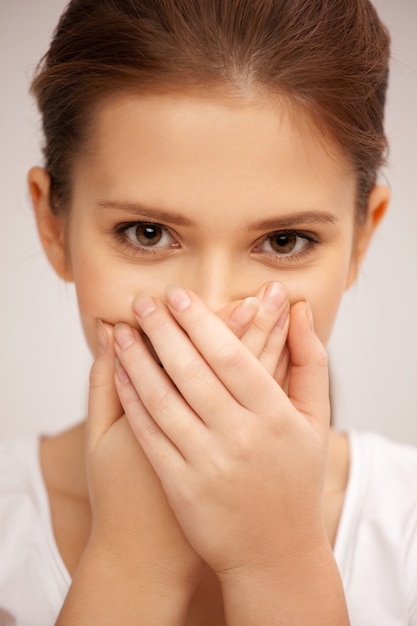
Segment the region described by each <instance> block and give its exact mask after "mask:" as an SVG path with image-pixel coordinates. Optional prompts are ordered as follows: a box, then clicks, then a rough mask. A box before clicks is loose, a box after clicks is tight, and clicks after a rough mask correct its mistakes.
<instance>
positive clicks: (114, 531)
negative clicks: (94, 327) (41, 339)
mask: <svg viewBox="0 0 417 626" xmlns="http://www.w3.org/2000/svg"><path fill="white" fill-rule="evenodd" d="M99 326H100V327H99V329H98V340H99V345H100V346H101V348H100V350H99V354H98V355H97V358H96V360H95V362H94V365H93V367H92V370H91V375H90V397H89V416H88V421H87V472H88V481H89V488H90V495H91V506H92V513H93V520H92V523H93V526H92V540H93V542H94V543H95V544H100V545H101V546H102V547H103V549H104V548H105V549H106V550H107V551H110V552H111V555H110V556H111V557H112V558H114V559H115V562H117V563H121V564H122V565H123V567H124V568H125V571H126V572H130V574H129V575H131V572H132V571H133V572H135V571H136V572H138V571H140V570H141V569H142V570H144V572H145V574H146V575H147V576H149V577H150V576H151V570H154V571H155V576H160V577H161V580H162V581H166V580H168V581H174V580H175V581H176V582H177V581H183V582H184V583H185V584H192V586H194V585H195V583H196V580H197V579H198V575H199V573H200V572H201V570H202V568H203V563H202V562H201V559H200V558H199V557H198V556H197V554H196V553H195V552H194V550H193V549H192V548H191V547H190V545H189V543H188V541H187V540H186V538H185V536H184V534H183V532H182V530H181V529H180V527H179V525H178V523H177V521H176V519H175V517H174V515H173V513H172V510H171V508H170V506H169V505H168V502H167V499H166V496H165V494H164V492H163V490H162V488H161V483H160V481H159V479H158V477H157V476H156V474H155V472H154V470H153V469H152V467H151V465H150V464H149V461H148V459H147V458H146V456H145V454H144V453H143V450H142V448H141V447H140V445H139V444H138V441H137V439H136V438H135V436H134V435H133V433H132V430H131V428H130V426H129V424H128V422H127V420H126V417H125V416H124V415H123V409H122V407H121V405H120V402H119V399H118V395H117V392H116V389H115V386H114V360H115V354H114V349H113V330H112V327H111V326H110V325H108V324H103V323H100V325H99ZM129 565H130V567H129Z"/></svg>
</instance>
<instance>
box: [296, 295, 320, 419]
mask: <svg viewBox="0 0 417 626" xmlns="http://www.w3.org/2000/svg"><path fill="white" fill-rule="evenodd" d="M288 348H289V351H290V362H291V366H290V376H289V384H288V397H289V398H290V400H291V402H292V403H293V405H294V406H295V407H296V408H297V410H298V411H299V412H301V413H302V414H303V415H304V416H305V417H306V418H307V419H308V420H309V421H310V422H311V423H312V425H313V426H314V427H315V428H316V430H318V431H321V430H322V429H325V430H327V429H328V427H329V423H330V402H329V374H328V358H327V352H326V350H325V348H324V346H323V344H322V343H321V341H320V340H319V338H318V337H317V335H316V333H315V332H314V326H313V316H312V313H311V308H310V305H309V304H308V303H307V302H297V303H296V304H294V305H293V307H292V309H291V317H290V327H289V331H288Z"/></svg>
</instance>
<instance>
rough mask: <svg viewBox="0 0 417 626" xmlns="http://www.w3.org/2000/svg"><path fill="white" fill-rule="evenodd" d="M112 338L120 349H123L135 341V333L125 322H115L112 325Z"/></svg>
mask: <svg viewBox="0 0 417 626" xmlns="http://www.w3.org/2000/svg"><path fill="white" fill-rule="evenodd" d="M114 338H115V341H116V343H117V345H118V346H119V347H120V348H121V349H122V350H125V349H126V348H128V347H129V346H131V345H132V344H133V343H134V342H135V335H134V334H133V331H132V329H131V328H130V326H128V325H127V324H116V326H115V327H114Z"/></svg>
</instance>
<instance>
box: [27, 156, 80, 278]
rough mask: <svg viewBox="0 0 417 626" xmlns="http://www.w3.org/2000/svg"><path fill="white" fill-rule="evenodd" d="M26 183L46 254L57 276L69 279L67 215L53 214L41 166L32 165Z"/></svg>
mask: <svg viewBox="0 0 417 626" xmlns="http://www.w3.org/2000/svg"><path fill="white" fill-rule="evenodd" d="M28 184H29V193H30V196H31V198H32V205H33V209H34V212H35V218H36V225H37V227H38V233H39V237H40V240H41V242H42V246H43V249H44V251H45V253H46V256H47V257H48V260H49V262H50V264H51V265H52V267H53V268H54V270H55V271H56V273H57V274H58V276H60V277H61V278H62V279H64V280H66V281H71V280H72V271H71V265H70V263H69V256H68V250H67V244H66V227H67V224H68V217H66V216H61V215H55V214H54V212H53V210H52V207H51V198H50V190H51V179H50V176H49V174H48V173H47V172H46V170H44V169H43V168H41V167H33V168H32V169H31V170H30V172H29V174H28Z"/></svg>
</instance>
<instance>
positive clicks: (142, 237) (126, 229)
mask: <svg viewBox="0 0 417 626" xmlns="http://www.w3.org/2000/svg"><path fill="white" fill-rule="evenodd" d="M117 230H118V232H119V233H123V235H124V237H125V238H126V239H127V240H128V241H129V242H130V243H131V244H132V245H133V246H134V247H138V248H150V249H159V248H168V247H170V246H172V244H174V243H175V239H174V237H173V236H172V235H171V233H170V232H169V230H167V229H166V228H165V227H164V226H161V225H160V224H152V223H148V222H135V223H133V224H132V223H130V224H124V225H123V224H121V225H120V226H119V227H118V229H117Z"/></svg>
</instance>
